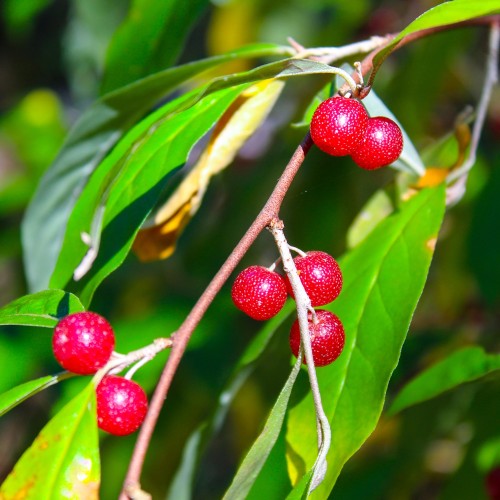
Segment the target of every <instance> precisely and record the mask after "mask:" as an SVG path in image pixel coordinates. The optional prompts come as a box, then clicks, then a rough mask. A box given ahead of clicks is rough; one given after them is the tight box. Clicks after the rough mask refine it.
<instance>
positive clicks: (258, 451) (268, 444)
mask: <svg viewBox="0 0 500 500" xmlns="http://www.w3.org/2000/svg"><path fill="white" fill-rule="evenodd" d="M301 366H302V363H301V362H300V361H299V360H297V361H296V363H295V365H294V367H293V369H292V371H291V373H290V376H289V377H288V380H287V381H286V383H285V385H284V386H283V389H282V390H281V392H280V395H279V396H278V399H277V400H276V403H275V404H274V406H273V408H272V410H271V413H270V414H269V417H268V419H267V421H266V424H265V426H264V429H263V430H262V432H261V434H260V435H259V437H258V438H257V439H256V440H255V442H254V443H253V445H252V447H251V448H250V451H249V452H248V453H247V455H246V457H245V458H244V459H243V462H242V463H241V465H240V467H239V469H238V472H237V473H236V476H235V477H234V478H233V482H232V483H231V486H230V487H229V489H228V490H227V491H226V493H225V495H224V497H223V498H224V499H225V500H236V499H242V500H243V499H245V498H247V493H248V492H249V491H250V490H251V488H252V486H253V484H254V482H255V480H256V479H257V477H258V476H259V472H260V471H261V470H262V468H263V467H264V465H265V463H266V460H267V457H268V456H269V454H270V453H271V450H272V449H273V447H274V445H275V443H276V441H277V439H278V437H279V434H280V431H281V427H282V425H283V420H284V418H285V414H286V410H287V407H288V401H289V399H290V394H291V392H292V388H293V384H294V383H295V380H296V379H297V375H298V374H299V372H300V368H301Z"/></svg>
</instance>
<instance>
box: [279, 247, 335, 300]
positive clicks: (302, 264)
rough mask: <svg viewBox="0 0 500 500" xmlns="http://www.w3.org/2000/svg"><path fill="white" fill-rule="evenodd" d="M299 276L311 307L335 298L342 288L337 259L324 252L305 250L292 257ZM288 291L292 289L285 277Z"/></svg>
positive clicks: (290, 291)
mask: <svg viewBox="0 0 500 500" xmlns="http://www.w3.org/2000/svg"><path fill="white" fill-rule="evenodd" d="M293 261H294V262H295V267H296V268H297V271H298V273H299V278H300V281H301V282H302V284H303V285H304V289H305V291H306V292H307V295H308V296H309V298H310V299H311V305H312V306H313V307H317V306H324V305H325V304H329V303H330V302H332V301H333V300H335V299H336V298H337V297H338V295H339V293H340V290H342V272H341V271H340V267H339V265H338V264H337V261H336V260H335V259H334V258H333V257H332V256H331V255H328V254H327V253H325V252H320V251H312V252H307V253H306V255H305V256H304V257H302V256H298V257H295V259H293ZM287 287H288V293H289V294H290V295H291V296H292V297H293V296H294V295H293V290H292V286H291V284H290V281H289V280H288V278H287Z"/></svg>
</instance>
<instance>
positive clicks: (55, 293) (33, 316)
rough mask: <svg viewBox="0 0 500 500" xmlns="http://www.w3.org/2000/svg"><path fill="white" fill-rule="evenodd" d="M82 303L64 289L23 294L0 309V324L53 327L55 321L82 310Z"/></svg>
mask: <svg viewBox="0 0 500 500" xmlns="http://www.w3.org/2000/svg"><path fill="white" fill-rule="evenodd" d="M84 310H85V308H84V307H83V305H82V303H81V302H80V300H79V299H78V297H75V296H74V295H73V294H72V293H68V292H65V291H64V290H44V291H43V292H38V293H34V294H32V295H24V296H23V297H20V298H19V299H17V300H14V301H13V302H11V303H10V304H7V305H6V306H4V307H2V308H1V309H0V325H26V326H42V327H46V328H54V327H55V326H56V324H57V322H58V321H59V320H60V319H61V318H63V317H64V316H67V315H68V314H72V313H75V312H81V311H84Z"/></svg>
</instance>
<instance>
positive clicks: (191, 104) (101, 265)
mask: <svg viewBox="0 0 500 500" xmlns="http://www.w3.org/2000/svg"><path fill="white" fill-rule="evenodd" d="M335 72H336V69H335V68H332V67H331V66H328V65H326V64H322V63H318V62H315V61H308V60H301V59H299V60H295V59H288V60H283V61H278V62H276V63H271V64H267V65H264V66H261V67H259V68H256V69H254V70H251V71H246V72H242V73H237V74H235V75H232V76H230V77H220V78H216V79H214V80H212V81H211V82H210V83H208V84H207V85H205V86H203V87H201V88H199V89H195V90H194V91H192V92H190V93H188V94H185V95H183V96H181V97H180V98H178V99H175V100H173V101H171V102H169V103H168V104H166V105H165V106H163V107H162V108H161V109H159V110H157V111H156V112H155V113H153V114H152V115H150V116H149V117H147V118H146V119H144V120H143V121H142V122H140V123H139V124H138V125H136V126H135V127H134V128H133V129H132V130H131V131H130V132H129V133H128V134H127V136H126V137H125V138H124V139H123V140H122V141H120V143H119V144H118V145H117V146H116V147H115V149H114V150H113V152H112V153H111V154H110V155H109V156H108V157H107V158H106V159H105V160H104V161H103V163H102V164H101V165H100V167H99V168H98V169H97V171H96V172H95V174H94V175H93V176H92V177H91V178H90V180H89V182H88V183H87V185H86V186H85V188H84V190H83V192H82V194H81V195H80V198H79V199H78V201H77V203H76V205H75V209H74V210H73V212H72V214H71V217H70V220H69V221H68V223H67V232H66V235H65V239H64V243H63V248H62V249H61V252H60V255H59V258H58V262H57V265H56V268H55V270H54V274H53V276H52V278H51V281H50V286H51V287H65V288H66V287H67V284H68V282H69V280H70V279H71V277H72V275H73V273H74V272H75V270H77V268H78V270H77V274H80V271H81V269H82V268H83V269H84V270H85V272H84V273H82V275H83V274H85V279H84V280H83V281H82V282H80V283H78V284H77V285H75V288H71V289H72V290H75V291H77V292H76V293H77V294H78V295H79V296H80V298H81V299H82V301H83V303H84V304H88V303H89V302H90V300H91V298H92V295H93V293H94V291H95V289H96V288H97V286H98V285H99V284H100V283H101V282H102V280H103V279H104V278H105V277H106V276H107V275H108V274H109V273H110V272H112V271H113V270H114V269H116V268H117V267H118V266H119V265H120V264H121V263H122V262H123V260H124V258H125V257H126V255H127V253H128V250H129V249H130V247H131V245H132V242H133V239H134V236H135V234H136V233H137V231H138V229H139V227H140V226H141V224H142V223H143V222H144V220H145V218H146V216H147V215H148V213H149V211H150V210H151V208H152V207H153V206H154V205H155V203H156V202H157V199H158V196H159V194H160V192H161V190H163V189H164V187H165V183H166V181H167V178H168V177H169V175H170V174H171V173H172V172H173V171H174V170H175V169H177V168H180V167H182V166H183V164H184V162H185V161H186V159H187V155H188V153H189V151H190V150H191V147H192V146H193V145H194V144H195V143H196V142H197V140H198V139H200V138H201V137H202V135H204V133H205V132H206V131H207V130H208V129H209V128H210V127H211V126H212V125H213V124H214V123H215V121H216V120H217V119H218V118H219V117H220V116H221V115H222V113H223V112H224V111H225V109H226V108H227V106H229V104H230V103H231V102H232V100H234V99H235V98H236V96H237V95H238V94H239V93H240V92H241V91H242V90H243V89H244V88H246V87H245V86H246V85H248V84H249V83H251V82H254V81H258V80H266V79H269V78H291V77H295V76H303V75H318V74H335ZM179 138H181V139H182V140H179ZM132 181H133V182H132ZM82 234H87V235H89V236H90V238H89V239H90V240H91V242H90V248H89V247H88V246H87V245H86V244H84V243H83V242H82V238H81V235H82ZM101 234H102V244H101ZM106 245H107V246H106ZM96 255H97V260H95V256H96ZM84 257H85V260H84ZM94 260H95V262H94ZM81 263H83V264H84V265H83V266H79V264H81ZM91 266H92V267H91ZM88 268H91V271H90V272H89V273H87V269H88Z"/></svg>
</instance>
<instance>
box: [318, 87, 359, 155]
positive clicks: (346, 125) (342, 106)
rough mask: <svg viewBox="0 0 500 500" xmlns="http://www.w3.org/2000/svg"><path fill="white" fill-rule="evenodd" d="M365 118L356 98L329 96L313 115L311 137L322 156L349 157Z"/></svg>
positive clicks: (357, 141)
mask: <svg viewBox="0 0 500 500" xmlns="http://www.w3.org/2000/svg"><path fill="white" fill-rule="evenodd" d="M368 119H369V117H368V113H367V112H366V109H365V107H364V106H363V105H362V104H361V103H360V102H359V101H356V99H348V98H346V97H331V98H330V99H327V100H326V101H323V102H322V103H321V104H320V105H319V106H318V107H317V109H316V111H315V112H314V114H313V117H312V120H311V138H312V140H313V141H314V144H316V146H318V148H319V149H321V150H322V151H324V152H325V153H328V154H330V155H333V156H345V155H349V154H351V153H352V152H353V151H355V150H356V149H357V147H358V146H359V144H360V143H361V141H362V140H363V137H364V133H365V129H366V126H367V124H368Z"/></svg>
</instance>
